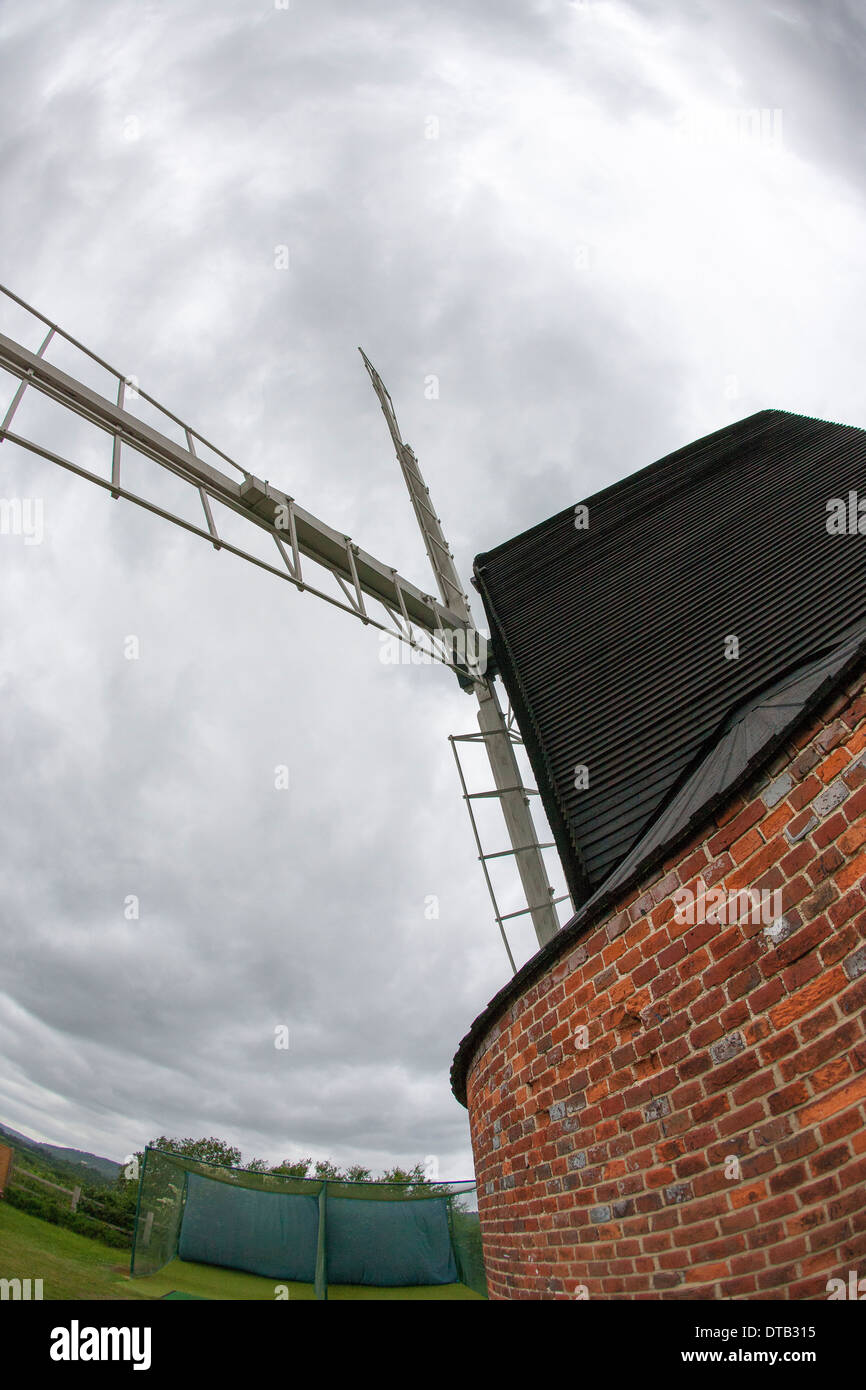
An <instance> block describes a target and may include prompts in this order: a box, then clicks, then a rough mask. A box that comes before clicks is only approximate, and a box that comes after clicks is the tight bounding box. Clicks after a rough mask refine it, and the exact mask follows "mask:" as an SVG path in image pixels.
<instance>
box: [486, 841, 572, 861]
mask: <svg viewBox="0 0 866 1390" xmlns="http://www.w3.org/2000/svg"><path fill="white" fill-rule="evenodd" d="M524 849H556V845H555V844H554V842H553V840H548V841H546V843H545V844H543V845H518V846H517V848H516V849H497V850H494V851H493V853H492V854H479V856H478V858H479V859H502V858H504V856H505V855H506V854H520V853H521V851H522V850H524Z"/></svg>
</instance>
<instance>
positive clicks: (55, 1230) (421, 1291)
mask: <svg viewBox="0 0 866 1390" xmlns="http://www.w3.org/2000/svg"><path fill="white" fill-rule="evenodd" d="M0 1278H4V1279H14V1278H19V1279H41V1280H42V1281H43V1290H42V1292H43V1297H44V1298H45V1299H46V1300H47V1299H69V1298H84V1299H134V1300H140V1299H145V1300H146V1299H154V1298H162V1297H163V1295H164V1294H167V1293H171V1292H173V1291H175V1290H177V1291H178V1292H179V1293H189V1294H197V1295H198V1296H199V1297H200V1298H212V1299H230V1300H232V1301H236V1300H241V1301H249V1300H267V1301H268V1302H269V1303H272V1302H273V1301H274V1286H275V1281H274V1280H273V1279H262V1278H260V1277H259V1276H258V1275H256V1274H243V1273H241V1272H240V1271H239V1270H236V1269H218V1268H216V1267H215V1266H213V1265H198V1264H188V1263H187V1262H186V1261H184V1260H172V1261H171V1263H170V1264H167V1265H166V1266H165V1268H164V1269H161V1270H160V1271H159V1273H158V1274H153V1275H150V1276H149V1277H148V1278H146V1279H130V1277H129V1265H128V1256H126V1255H125V1252H124V1251H123V1250H118V1249H115V1248H113V1247H112V1246H110V1245H103V1244H102V1242H101V1241H98V1240H91V1239H90V1238H89V1237H88V1236H80V1235H76V1233H75V1232H74V1231H67V1230H64V1229H63V1227H62V1226H53V1225H52V1224H51V1223H50V1222H48V1221H42V1220H41V1219H40V1218H39V1217H38V1216H31V1215H30V1214H29V1213H27V1212H23V1211H19V1210H18V1209H17V1208H16V1207H10V1206H9V1205H8V1203H6V1202H0ZM288 1289H289V1301H290V1302H291V1301H298V1300H311V1301H312V1300H313V1299H314V1297H315V1295H314V1293H313V1288H312V1285H311V1284H292V1283H290V1284H288ZM328 1298H329V1299H331V1300H333V1301H335V1302H336V1301H340V1300H345V1299H387V1300H400V1301H405V1300H407V1299H409V1300H417V1299H421V1300H436V1301H442V1300H446V1301H449V1302H451V1301H454V1300H455V1299H457V1300H461V1301H462V1300H465V1299H478V1301H479V1302H483V1301H484V1300H483V1299H482V1298H481V1296H480V1294H477V1293H474V1292H473V1291H472V1290H471V1289H467V1288H464V1286H463V1285H462V1284H437V1285H434V1286H432V1287H423V1288H409V1289H374V1288H369V1287H365V1288H359V1287H355V1286H353V1285H340V1284H335V1285H331V1286H329V1288H328Z"/></svg>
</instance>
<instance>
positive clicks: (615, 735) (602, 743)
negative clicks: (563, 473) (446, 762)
mask: <svg viewBox="0 0 866 1390" xmlns="http://www.w3.org/2000/svg"><path fill="white" fill-rule="evenodd" d="M852 490H853V491H857V492H859V495H860V496H861V497H866V431H864V430H861V429H856V428H854V427H852V426H847V425H837V424H830V423H827V422H825V421H821V420H812V419H808V418H806V417H804V416H799V415H792V414H789V413H788V412H786V411H780V410H764V411H760V412H759V413H758V414H756V415H752V416H750V417H749V418H748V419H746V420H741V421H739V422H738V423H736V424H734V425H730V426H728V427H726V428H725V429H723V430H719V431H718V432H717V433H715V434H712V435H708V436H707V437H706V438H705V439H701V440H699V441H698V442H697V443H695V444H690V445H689V446H688V447H687V448H685V449H680V450H678V451H677V452H676V453H674V454H670V455H669V456H668V457H667V458H664V459H661V460H660V461H659V462H658V463H654V464H652V465H650V467H648V468H644V469H642V470H641V471H640V472H638V473H635V474H633V475H632V476H631V477H629V478H626V479H624V480H623V481H622V482H619V483H616V484H614V485H613V486H612V487H609V488H606V489H604V491H602V492H599V493H597V494H596V495H595V496H594V497H591V498H589V499H588V501H587V503H586V506H587V507H588V511H589V526H588V528H587V529H585V530H579V529H577V528H576V526H575V524H574V521H575V516H574V509H573V508H569V509H568V510H567V511H564V512H560V513H559V514H558V515H557V516H554V517H552V518H551V519H550V520H549V521H545V522H543V523H541V525H539V526H536V527H534V528H533V529H532V530H531V531H527V532H525V533H524V534H523V535H521V536H517V537H516V538H515V539H514V540H511V541H507V542H506V543H505V544H504V545H500V546H499V547H497V549H495V550H492V551H490V552H488V553H487V554H485V555H480V556H478V558H477V560H476V562H475V575H476V581H477V584H478V587H479V589H480V591H481V594H482V598H483V601H484V606H485V610H486V612H487V617H488V620H489V624H490V632H491V637H492V641H493V647H494V654H495V659H496V661H497V664H498V666H499V669H500V671H501V673H502V678H503V680H504V682H505V686H506V688H507V690H508V694H509V696H510V698H511V701H512V704H513V706H514V709H515V713H516V715H517V720H518V723H519V725H520V729H521V732H522V734H523V737H524V739H525V742H526V746H527V751H528V753H529V756H530V760H531V762H532V766H533V770H534V773H535V776H536V778H537V779H538V787H539V790H540V792H541V794H542V798H543V801H544V805H545V809H546V811H547V815H548V819H549V821H550V824H551V828H552V830H553V833H554V837H555V839H556V842H557V847H558V849H559V853H560V857H561V859H562V861H563V865H564V867H565V871H566V875H567V877H568V881H569V886H570V888H571V891H572V895H573V897H574V899H575V901H576V902H577V903H582V902H585V901H586V900H587V899H588V898H589V897H590V896H591V895H592V894H593V893H594V892H595V891H597V890H598V888H599V887H600V886H601V885H602V884H603V883H604V882H605V880H607V879H608V878H609V877H610V875H611V874H612V873H613V872H614V871H615V870H616V869H617V867H618V866H620V865H622V864H623V863H624V861H625V860H626V859H627V857H628V856H629V855H630V854H631V853H632V851H633V850H634V848H635V846H636V845H637V843H638V841H639V840H640V839H641V837H642V836H643V835H644V834H645V833H646V831H647V830H648V828H649V827H650V826H651V825H652V824H653V822H654V820H655V819H656V817H657V816H658V815H659V814H660V812H661V811H662V809H663V808H664V807H665V806H666V804H667V803H668V802H669V800H670V798H671V797H672V796H673V795H674V794H675V792H676V791H677V789H678V787H680V786H681V785H682V784H683V782H684V781H685V780H686V779H687V778H688V777H689V775H690V773H691V771H692V770H693V768H694V767H695V765H696V763H697V761H699V760H700V758H701V757H702V756H703V754H704V753H705V752H706V751H707V750H708V749H709V748H711V747H713V746H714V745H715V743H716V742H717V741H718V738H719V735H720V731H721V730H722V729H723V727H724V725H725V721H726V720H727V719H728V718H729V717H730V715H731V712H732V711H733V710H735V709H737V708H739V707H742V706H743V705H744V704H745V703H746V702H747V701H748V700H749V699H751V698H753V697H754V696H755V695H756V694H757V693H758V692H760V691H761V690H763V689H766V688H767V687H768V685H769V684H770V683H771V682H773V681H776V680H779V679H780V678H781V677H783V676H784V675H785V673H786V672H789V671H792V670H795V669H796V668H797V667H798V666H800V665H801V664H802V663H803V661H804V660H806V659H807V658H809V657H810V656H815V655H816V654H819V653H820V652H821V651H822V650H827V649H828V648H829V647H831V646H832V645H833V644H834V643H836V642H838V641H839V640H840V639H841V637H842V635H843V633H844V631H845V629H846V628H848V627H850V625H851V623H852V621H854V620H855V619H856V618H857V617H859V616H860V615H863V614H866V536H861V535H858V534H853V535H831V534H828V531H827V526H826V521H827V502H828V500H829V499H830V498H831V497H840V498H845V499H847V497H848V494H849V492H851V491H852ZM729 635H735V636H736V637H737V638H738V639H739V644H740V655H739V658H738V659H735V660H726V659H725V655H724V651H725V638H726V637H727V636H729ZM579 764H583V765H586V766H587V768H588V770H589V786H588V788H585V789H581V790H578V789H576V788H575V786H574V779H575V768H576V767H577V766H578V765H579Z"/></svg>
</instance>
